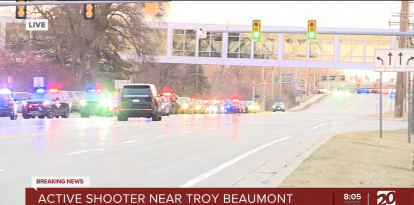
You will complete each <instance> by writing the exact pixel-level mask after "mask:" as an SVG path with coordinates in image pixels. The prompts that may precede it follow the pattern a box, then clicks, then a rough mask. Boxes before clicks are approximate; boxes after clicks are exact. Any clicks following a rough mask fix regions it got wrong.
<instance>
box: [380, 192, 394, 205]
mask: <svg viewBox="0 0 414 205" xmlns="http://www.w3.org/2000/svg"><path fill="white" fill-rule="evenodd" d="M395 196H396V194H395V191H378V192H377V205H396V201H397V199H396V197H395Z"/></svg>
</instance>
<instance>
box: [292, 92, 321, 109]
mask: <svg viewBox="0 0 414 205" xmlns="http://www.w3.org/2000/svg"><path fill="white" fill-rule="evenodd" d="M327 96H328V94H324V95H323V96H321V97H320V98H319V99H317V100H315V102H313V103H309V104H307V105H305V106H303V107H302V108H299V109H297V110H292V111H302V110H306V109H308V108H310V107H311V106H312V105H314V104H316V103H320V102H321V101H322V100H323V99H325V98H326V97H327ZM308 100H309V99H308Z"/></svg>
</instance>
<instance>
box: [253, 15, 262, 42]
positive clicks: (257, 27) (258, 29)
mask: <svg viewBox="0 0 414 205" xmlns="http://www.w3.org/2000/svg"><path fill="white" fill-rule="evenodd" d="M261 34H262V24H261V22H260V20H253V24H252V38H253V39H255V40H259V39H260V36H261Z"/></svg>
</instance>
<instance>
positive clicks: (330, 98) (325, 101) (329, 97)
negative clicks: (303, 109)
mask: <svg viewBox="0 0 414 205" xmlns="http://www.w3.org/2000/svg"><path fill="white" fill-rule="evenodd" d="M332 97H333V95H331V97H329V98H328V99H327V100H325V102H323V103H322V104H321V105H319V106H318V107H317V108H315V109H313V110H317V109H319V108H320V107H322V106H323V105H325V104H326V103H327V102H328V101H329V100H330V99H331V98H332Z"/></svg>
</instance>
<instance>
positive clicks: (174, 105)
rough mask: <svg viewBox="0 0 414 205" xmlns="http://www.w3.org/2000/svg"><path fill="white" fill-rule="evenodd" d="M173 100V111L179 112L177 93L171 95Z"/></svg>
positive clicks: (174, 112)
mask: <svg viewBox="0 0 414 205" xmlns="http://www.w3.org/2000/svg"><path fill="white" fill-rule="evenodd" d="M170 101H171V113H173V114H178V103H177V101H178V97H177V95H176V94H175V93H173V94H172V95H171V97H170Z"/></svg>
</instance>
